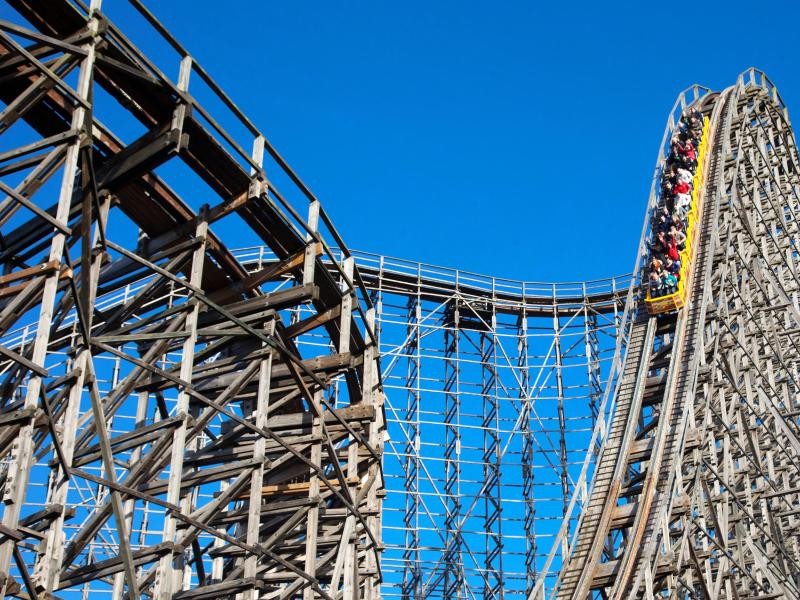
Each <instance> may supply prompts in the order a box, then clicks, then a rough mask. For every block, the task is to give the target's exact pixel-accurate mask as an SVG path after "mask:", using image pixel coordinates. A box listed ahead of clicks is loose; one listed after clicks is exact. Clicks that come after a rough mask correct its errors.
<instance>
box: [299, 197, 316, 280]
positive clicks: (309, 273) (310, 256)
mask: <svg viewBox="0 0 800 600" xmlns="http://www.w3.org/2000/svg"><path fill="white" fill-rule="evenodd" d="M308 227H309V229H311V231H313V232H314V233H316V232H317V230H318V227H319V200H312V201H311V203H310V204H309V205H308ZM316 262H317V249H316V246H315V243H314V238H313V237H312V236H311V234H310V233H308V234H306V257H305V261H304V262H303V283H304V284H306V283H314V265H315V264H316Z"/></svg>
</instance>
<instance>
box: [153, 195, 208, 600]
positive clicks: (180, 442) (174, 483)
mask: <svg viewBox="0 0 800 600" xmlns="http://www.w3.org/2000/svg"><path fill="white" fill-rule="evenodd" d="M207 233H208V222H207V221H206V218H205V208H204V209H203V210H202V211H201V216H200V221H199V223H198V225H197V229H196V231H195V237H196V238H198V239H199V240H200V243H199V244H198V245H197V248H196V249H195V251H194V255H193V257H192V269H191V273H190V276H189V283H190V284H191V285H193V286H194V287H198V288H199V287H201V286H202V282H203V266H204V264H205V254H206V235H207ZM187 311H188V314H187V316H186V331H187V333H188V335H187V337H186V340H185V341H184V343H183V351H182V353H181V368H180V378H181V380H183V381H186V382H188V383H191V381H192V371H193V370H194V351H195V344H196V343H197V318H198V315H199V312H200V304H199V302H198V301H197V300H196V299H195V298H193V297H192V296H191V295H190V297H189V299H188V307H187ZM189 399H190V398H189V394H188V393H187V392H186V390H185V389H181V390H180V392H179V393H178V401H177V405H176V408H175V413H176V415H177V416H179V417H180V418H181V419H182V422H181V424H180V425H179V426H178V427H177V428H176V429H175V435H174V438H173V441H172V454H171V458H170V469H169V483H168V484H167V502H170V503H172V504H179V503H180V501H181V480H182V478H183V455H184V451H185V448H184V446H185V445H186V429H187V419H188V416H189ZM176 531H177V520H176V519H175V517H174V516H172V514H171V513H168V514H167V515H166V517H165V518H164V541H165V542H174V541H175V534H176ZM177 560H178V557H173V555H172V554H171V553H170V554H166V555H164V556H163V557H161V559H160V560H159V564H158V570H157V572H156V582H155V588H154V589H155V591H154V594H153V596H154V597H155V598H159V599H161V600H169V599H170V598H171V597H172V595H173V594H174V593H175V592H177V591H178V590H177V589H176V588H177V586H178V585H179V577H180V575H181V572H180V570H178V571H177V573H176V565H175V564H174V561H177ZM176 575H177V577H176Z"/></svg>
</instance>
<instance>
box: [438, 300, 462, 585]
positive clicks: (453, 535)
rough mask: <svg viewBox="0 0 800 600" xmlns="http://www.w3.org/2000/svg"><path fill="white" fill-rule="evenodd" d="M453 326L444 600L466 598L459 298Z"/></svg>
mask: <svg viewBox="0 0 800 600" xmlns="http://www.w3.org/2000/svg"><path fill="white" fill-rule="evenodd" d="M453 302H454V303H455V304H454V311H453V312H454V314H453V323H452V325H448V326H447V329H445V333H444V343H445V349H444V361H445V366H444V368H445V381H444V425H445V442H444V443H445V448H444V479H445V481H444V493H445V506H446V514H445V521H444V526H445V540H446V545H447V546H446V548H445V553H444V572H445V573H444V594H443V596H444V597H445V598H462V597H464V571H463V562H462V556H461V544H462V536H461V532H460V531H459V530H458V528H459V517H460V515H461V428H460V422H459V420H460V416H461V399H460V396H459V392H460V390H459V366H458V360H459V352H458V347H459V337H460V332H459V308H458V304H457V296H456V298H454V299H453Z"/></svg>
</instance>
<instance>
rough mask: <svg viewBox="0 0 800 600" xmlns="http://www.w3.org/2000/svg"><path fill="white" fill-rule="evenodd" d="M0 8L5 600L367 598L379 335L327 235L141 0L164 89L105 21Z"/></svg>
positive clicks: (0, 428)
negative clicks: (187, 178) (268, 256)
mask: <svg viewBox="0 0 800 600" xmlns="http://www.w3.org/2000/svg"><path fill="white" fill-rule="evenodd" d="M9 4H10V5H11V6H12V7H13V8H14V9H16V10H17V11H18V12H19V14H20V15H21V16H22V17H24V19H25V20H26V21H27V23H28V24H29V26H21V25H19V24H14V23H9V22H2V23H0V81H2V83H0V99H2V102H3V104H4V106H5V108H3V110H2V111H1V112H0V133H2V134H3V135H2V138H0V140H2V144H3V145H2V148H0V227H1V228H2V229H1V230H0V231H1V237H0V265H2V273H1V274H0V336H2V337H3V344H2V345H0V390H1V392H0V461H2V462H1V465H2V468H1V469H0V493H1V494H2V507H1V508H0V510H1V511H2V524H1V525H0V598H2V597H8V596H16V597H23V598H52V597H63V598H72V597H80V596H81V595H82V594H86V593H90V594H91V597H93V598H94V597H95V596H96V595H108V596H109V597H113V598H138V597H141V596H147V597H154V598H233V597H236V598H300V597H302V598H305V599H310V598H316V597H323V598H329V599H333V598H341V597H345V598H355V597H364V598H372V597H376V596H377V595H378V585H379V582H380V578H381V575H380V566H379V560H378V555H379V551H380V549H381V544H380V528H381V527H380V518H381V510H380V507H381V497H382V489H383V475H382V472H381V452H382V442H383V435H384V418H383V395H382V390H381V383H380V372H379V368H378V357H377V350H376V343H375V339H374V336H373V320H374V310H373V309H372V308H371V304H370V300H369V297H368V296H367V294H366V290H365V288H364V286H363V283H362V282H361V281H360V278H359V275H358V273H357V270H355V269H354V262H353V259H352V257H350V256H349V254H348V252H347V250H346V247H345V246H344V243H343V242H342V240H341V239H340V238H339V236H338V234H337V232H336V230H335V228H334V227H333V224H332V223H331V221H330V219H329V217H328V215H327V214H326V213H325V211H324V210H323V208H322V207H321V205H320V203H319V201H318V200H317V199H316V198H315V197H314V196H313V195H312V194H311V192H310V191H309V190H308V189H307V188H306V187H305V186H304V185H303V183H302V182H301V181H300V180H299V178H298V177H297V176H296V175H295V174H294V172H293V171H292V170H291V169H290V168H289V167H288V166H287V165H286V163H285V162H284V161H283V159H282V158H281V157H280V155H279V154H278V153H277V152H276V151H275V150H274V148H273V147H272V146H271V145H270V144H269V143H268V142H267V141H266V140H265V138H264V136H263V135H261V133H260V132H259V131H258V130H257V129H256V128H255V126H253V125H252V123H250V121H248V120H247V119H246V117H244V115H242V114H241V113H240V111H239V110H238V108H237V107H236V106H235V105H234V104H233V103H232V102H231V101H230V99H229V98H228V97H227V96H226V95H225V94H224V93H223V92H222V91H221V90H220V89H219V88H218V87H217V86H216V84H215V83H214V82H213V80H212V79H211V78H210V77H209V76H208V75H207V74H206V72H205V71H204V70H203V69H202V68H201V67H200V66H199V65H198V64H196V62H195V61H193V59H192V57H191V56H189V55H188V53H187V52H186V51H185V50H183V48H182V47H181V46H180V45H179V44H178V42H177V41H175V40H174V39H173V38H171V37H170V36H169V34H168V33H167V32H166V31H165V30H164V29H163V27H162V26H161V25H160V23H158V21H156V20H155V18H154V17H153V16H152V15H151V14H150V13H149V12H148V11H147V10H146V9H145V8H144V7H143V6H142V5H141V4H140V3H139V2H138V1H136V0H134V1H133V2H131V6H132V8H133V9H135V10H136V11H137V14H138V15H139V16H140V17H141V18H142V19H143V20H144V21H145V22H146V23H148V24H149V26H150V27H152V28H153V29H154V30H155V31H156V32H157V34H158V35H159V36H160V39H161V40H162V41H163V42H165V43H166V44H167V45H169V46H171V47H172V48H173V49H174V50H175V52H176V54H177V55H178V57H179V60H177V61H175V64H174V68H175V70H174V72H175V73H176V74H177V75H178V76H177V79H176V81H172V80H171V79H170V78H169V77H168V76H167V75H165V74H164V73H163V72H162V71H161V70H160V69H159V67H158V66H156V64H155V62H154V61H153V60H151V58H149V57H148V56H146V55H145V54H144V53H143V52H141V51H139V50H138V49H137V48H136V47H135V46H134V44H133V43H132V42H131V41H130V40H129V39H128V38H126V37H125V35H124V34H123V33H122V32H121V31H120V30H119V29H118V28H117V27H116V26H115V25H114V24H113V23H112V22H111V21H109V20H108V19H107V18H106V17H105V16H104V14H103V13H102V11H101V8H102V7H101V2H100V1H99V0H93V1H92V3H91V6H84V5H83V4H82V3H81V2H70V1H68V0H56V1H53V0H33V1H29V0H18V1H17V0H13V1H11V2H9ZM196 85H199V86H200V88H202V90H204V93H205V95H206V96H209V97H211V98H212V99H213V100H214V102H215V106H222V110H223V113H224V114H223V115H222V116H220V114H218V113H216V112H215V113H214V114H213V115H212V113H211V112H210V111H207V110H206V109H205V108H204V106H203V104H202V103H201V102H200V101H199V100H198V99H197V97H195V95H193V93H192V89H193V87H194V86H196ZM200 88H198V89H200ZM101 99H102V101H101ZM122 115H124V116H125V118H126V119H128V120H129V121H131V122H134V123H135V127H129V128H128V129H127V130H126V131H125V132H124V133H123V134H122V135H120V134H118V132H116V131H115V130H114V129H113V128H111V127H109V126H108V125H107V124H108V123H110V124H114V123H116V122H118V121H119V120H120V119H122ZM221 123H224V124H225V125H226V126H225V127H223V125H222V124H221ZM230 123H233V124H234V125H235V127H234V129H235V130H236V131H239V132H241V131H244V134H243V135H242V134H237V135H233V134H231V133H229V132H228V130H227V129H226V127H227V126H228V124H230ZM131 131H139V132H140V133H138V134H136V135H135V136H131ZM130 137H134V139H128V138H130ZM125 139H127V141H123V140H125ZM250 147H252V151H250V150H249V148H250ZM243 148H248V151H244V150H243ZM167 165H179V166H180V168H181V169H183V171H180V172H183V173H191V174H193V175H192V176H193V177H196V178H197V181H198V184H197V186H195V187H194V188H193V190H192V194H193V196H197V197H201V198H204V199H206V200H205V203H204V204H202V205H200V202H197V197H191V198H188V199H184V198H181V197H179V196H178V194H177V193H176V192H175V191H173V188H172V187H171V186H170V181H169V177H170V176H174V174H175V173H176V172H179V171H178V169H177V167H176V168H175V170H170V169H167V168H165V167H166V166H167ZM268 177H269V178H278V177H279V178H281V180H283V181H287V182H288V184H287V186H286V187H285V188H283V189H282V190H281V191H282V192H283V195H282V194H281V192H279V191H278V189H277V187H276V186H275V185H274V184H273V183H272V181H271V179H269V178H268ZM201 186H202V187H201ZM184 189H185V186H184ZM303 204H305V206H304V207H303V208H302V209H301V210H298V209H297V208H296V206H303ZM306 207H307V208H306ZM301 213H302V215H303V216H301ZM306 213H307V215H308V216H307V217H306V216H305V215H306ZM243 231H246V232H247V235H250V236H251V237H252V238H254V239H259V240H261V241H263V243H264V244H266V246H268V247H269V248H270V249H271V251H272V252H273V253H274V256H275V260H273V261H272V262H270V264H268V265H265V266H263V268H261V269H259V270H257V271H255V272H248V271H247V270H246V269H245V268H244V267H243V266H242V265H241V264H240V263H239V262H238V261H237V260H236V259H235V258H234V256H233V255H232V254H231V253H230V251H229V250H228V247H229V246H230V245H231V244H233V245H236V244H241V240H242V232H243ZM219 232H223V233H219ZM226 235H227V241H226ZM326 240H327V241H326ZM328 243H331V244H335V245H336V246H337V247H338V248H339V249H338V251H337V253H336V255H334V254H333V253H332V252H331V250H330V248H329V246H328ZM15 332H16V333H15ZM310 338H313V340H314V342H313V343H309V342H308V341H307V340H308V339H310ZM88 590H91V592H89V591H88Z"/></svg>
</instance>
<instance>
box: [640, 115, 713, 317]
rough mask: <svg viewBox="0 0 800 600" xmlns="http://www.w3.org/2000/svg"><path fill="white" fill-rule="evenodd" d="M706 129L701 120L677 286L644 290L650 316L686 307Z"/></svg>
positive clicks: (700, 205)
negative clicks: (655, 293) (655, 291)
mask: <svg viewBox="0 0 800 600" xmlns="http://www.w3.org/2000/svg"><path fill="white" fill-rule="evenodd" d="M708 129H709V119H708V117H704V118H703V134H702V137H701V138H700V144H699V145H698V147H697V169H696V170H695V174H694V179H693V180H692V200H691V204H690V207H689V213H688V215H687V225H686V244H685V246H684V248H683V250H682V251H681V253H680V258H681V270H680V278H679V281H678V287H677V289H676V290H675V291H674V292H673V293H671V294H665V295H663V296H655V297H653V296H652V295H651V292H650V289H648V290H647V296H646V298H645V306H647V312H648V313H650V314H651V315H657V314H661V313H666V312H673V311H676V310H680V309H681V308H683V306H684V304H686V294H687V292H688V289H689V279H690V277H691V269H692V262H693V260H694V253H693V249H694V246H695V245H696V244H695V237H696V235H697V229H698V224H699V219H700V214H701V212H702V208H703V207H702V198H703V184H704V183H705V180H704V175H703V173H704V167H705V160H706V155H707V153H708V152H707V150H708V148H707V146H708V144H707V142H708Z"/></svg>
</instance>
